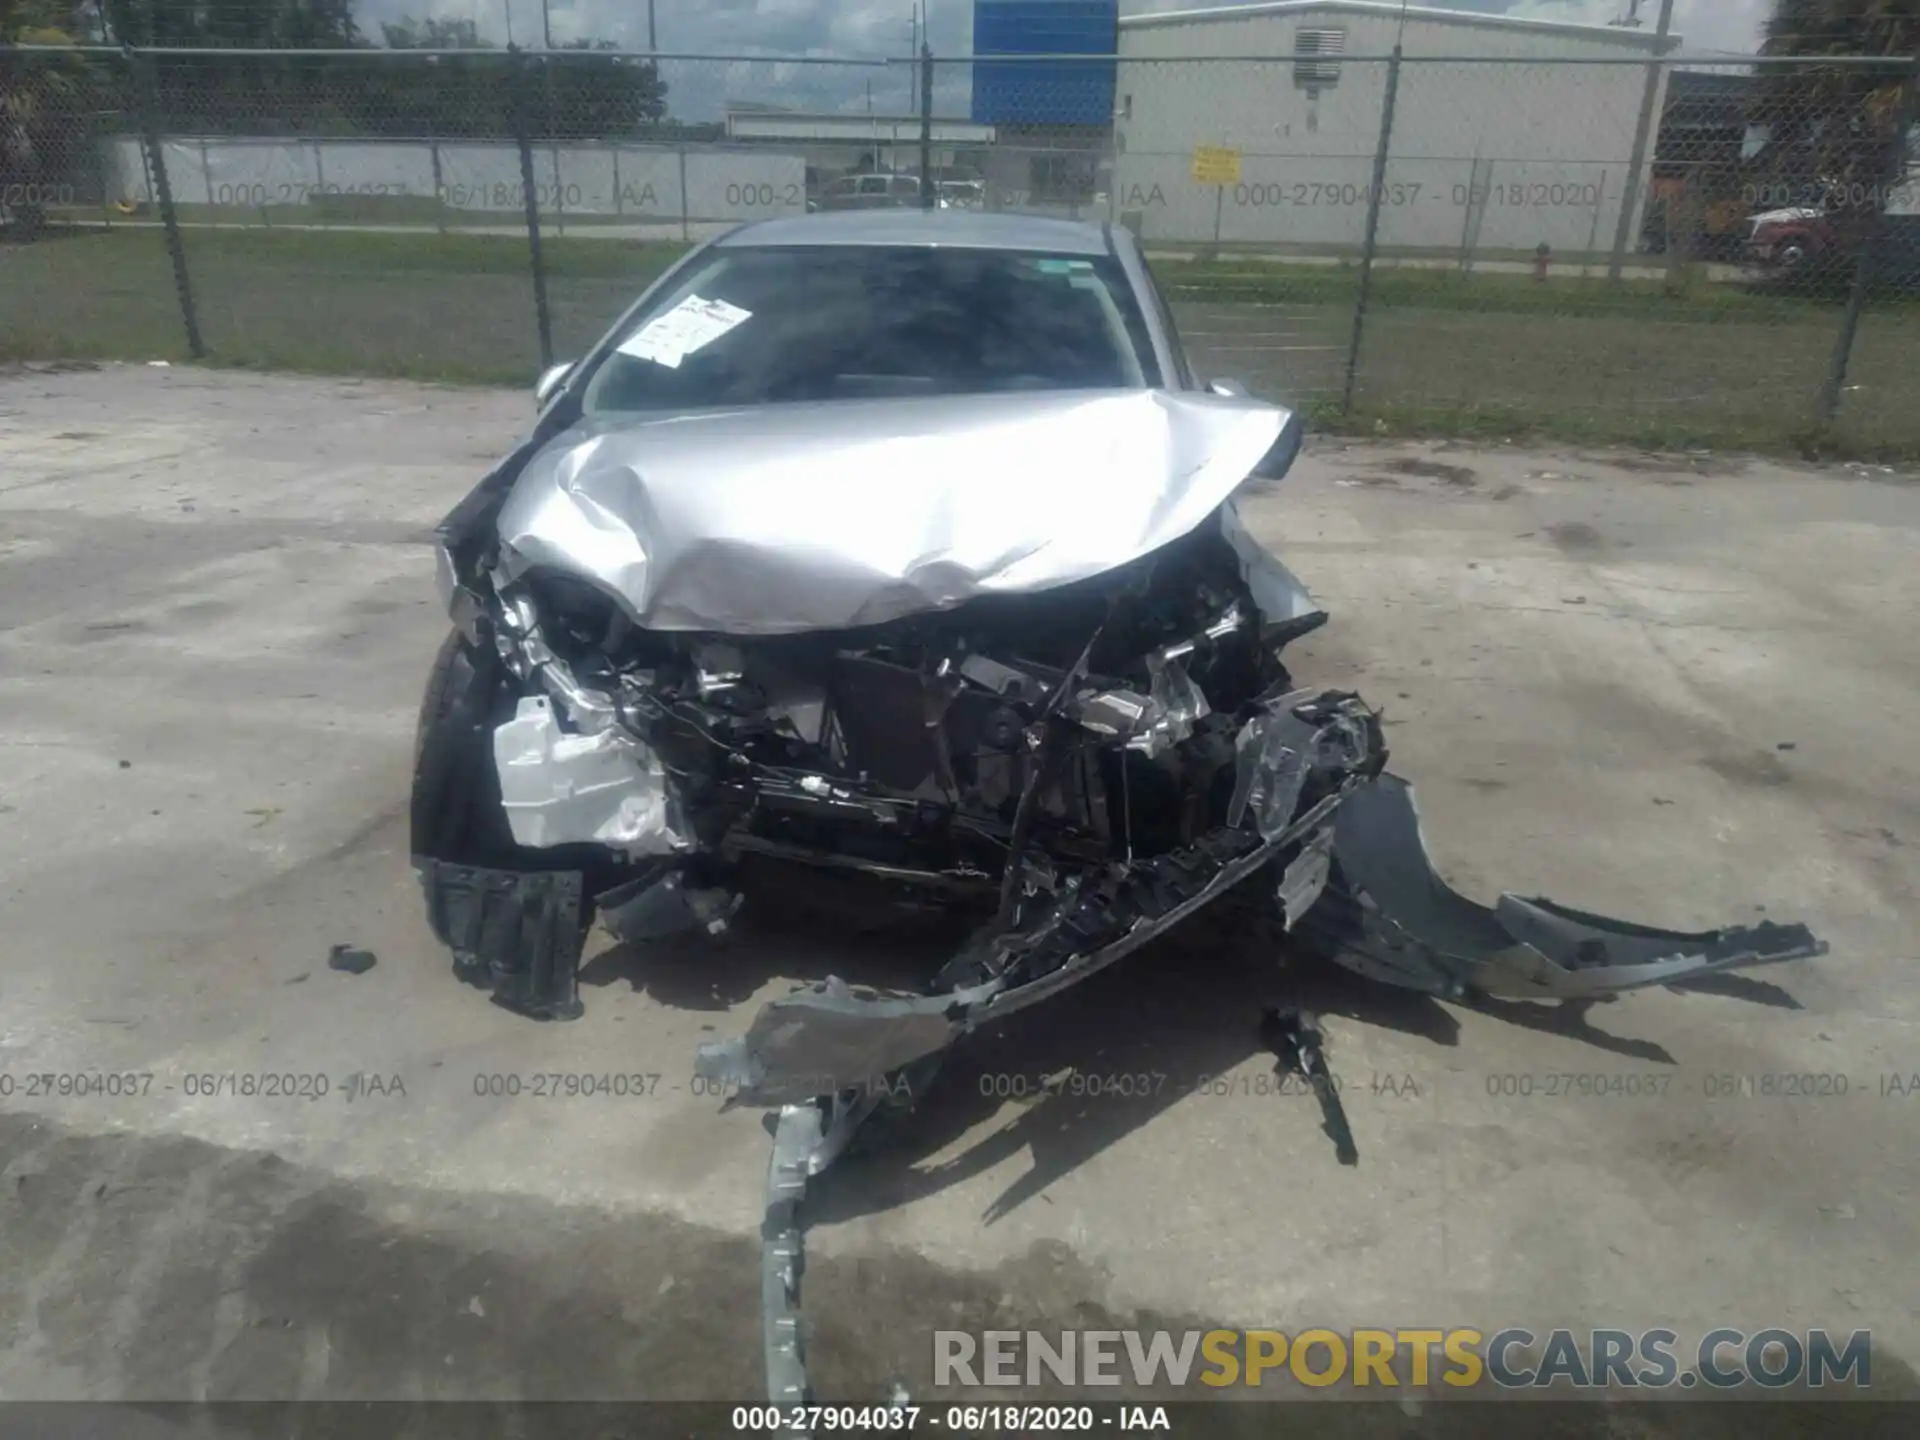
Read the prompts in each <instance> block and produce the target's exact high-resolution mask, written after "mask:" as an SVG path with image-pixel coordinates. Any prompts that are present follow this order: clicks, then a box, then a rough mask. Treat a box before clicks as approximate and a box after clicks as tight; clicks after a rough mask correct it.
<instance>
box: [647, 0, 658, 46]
mask: <svg viewBox="0 0 1920 1440" xmlns="http://www.w3.org/2000/svg"><path fill="white" fill-rule="evenodd" d="M659 50H660V41H659V39H658V38H657V37H656V36H655V35H654V33H653V0H647V53H648V54H649V55H654V54H658V53H659Z"/></svg>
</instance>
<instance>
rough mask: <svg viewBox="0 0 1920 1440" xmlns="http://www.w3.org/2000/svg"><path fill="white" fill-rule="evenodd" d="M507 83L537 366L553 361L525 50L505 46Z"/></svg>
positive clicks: (551, 329) (551, 323)
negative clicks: (530, 269)
mask: <svg viewBox="0 0 1920 1440" xmlns="http://www.w3.org/2000/svg"><path fill="white" fill-rule="evenodd" d="M507 65H508V67H509V68H510V70H511V72H512V73H511V74H510V75H509V76H508V82H507V83H508V84H509V85H511V86H512V87H513V106H512V109H513V139H514V144H515V145H517V146H518V147H519V150H520V194H521V197H522V198H523V199H524V201H525V202H526V213H527V251H528V255H529V258H530V259H531V260H532V262H533V315H534V321H535V323H536V324H538V325H539V327H540V365H541V368H542V369H545V368H546V367H547V366H549V365H551V364H553V321H552V318H551V317H550V316H549V315H548V313H547V267H546V262H545V261H544V260H543V259H542V258H541V255H540V197H539V192H538V191H537V190H535V188H534V183H533V136H532V135H531V134H530V133H529V131H530V130H531V126H530V125H529V123H528V119H527V112H528V110H529V109H530V108H531V107H530V106H529V105H528V104H527V90H528V85H527V53H526V51H524V50H522V49H521V48H520V47H519V46H517V45H509V46H508V47H507Z"/></svg>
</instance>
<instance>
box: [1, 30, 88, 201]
mask: <svg viewBox="0 0 1920 1440" xmlns="http://www.w3.org/2000/svg"><path fill="white" fill-rule="evenodd" d="M79 8H80V7H78V6H76V5H74V4H62V3H60V0H0V44H7V45H72V44H73V43H75V36H76V34H84V33H85V32H84V27H83V26H82V25H81V24H79V23H78V21H79ZM83 70H84V65H83V64H82V63H81V62H79V61H78V58H77V57H76V58H75V59H73V60H68V59H66V58H64V57H59V56H23V55H13V56H7V57H5V58H4V59H0V199H4V201H5V209H6V211H7V212H8V213H9V214H10V215H11V216H12V219H13V222H14V225H15V227H16V229H17V230H18V231H19V233H21V234H22V235H24V236H25V237H26V238H28V239H32V238H33V237H34V236H36V235H38V234H39V233H40V231H41V229H42V228H43V227H44V226H45V224H46V218H47V207H46V199H47V193H46V192H47V190H48V188H49V186H50V183H51V182H52V181H53V180H54V179H55V178H56V176H57V174H58V173H59V170H60V166H59V164H58V163H57V157H59V156H60V155H61V154H62V153H63V152H64V151H65V149H66V147H65V145H64V144H63V143H62V141H63V135H62V131H63V129H64V127H65V123H66V122H67V121H68V120H69V119H71V118H72V112H73V105H74V100H75V98H76V97H77V96H78V95H79V93H80V92H81V91H82V89H83V88H84V85H83V82H82V79H81V73H82V72H83Z"/></svg>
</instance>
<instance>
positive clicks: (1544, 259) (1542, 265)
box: [1533, 240, 1553, 280]
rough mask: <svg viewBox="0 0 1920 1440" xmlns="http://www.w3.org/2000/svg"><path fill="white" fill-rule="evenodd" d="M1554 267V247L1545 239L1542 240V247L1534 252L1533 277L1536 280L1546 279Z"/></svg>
mask: <svg viewBox="0 0 1920 1440" xmlns="http://www.w3.org/2000/svg"><path fill="white" fill-rule="evenodd" d="M1552 268H1553V247H1552V246H1551V245H1549V244H1547V243H1546V242H1545V241H1544V240H1543V241H1541V242H1540V248H1539V249H1538V250H1536V251H1534V252H1533V278H1534V279H1536V280H1544V279H1546V278H1547V271H1549V270H1550V269H1552Z"/></svg>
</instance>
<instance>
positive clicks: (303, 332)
mask: <svg viewBox="0 0 1920 1440" xmlns="http://www.w3.org/2000/svg"><path fill="white" fill-rule="evenodd" d="M184 235H185V245H186V250H187V261H188V267H189V271H190V275H191V279H192V284H193V290H194V295H195V304H196V310H197V312H198V315H199V318H200V326H201V331H202V334H203V336H204V339H205V343H206V347H207V350H208V356H207V358H208V360H209V361H210V362H212V363H216V364H227V365H239V366H249V367H257V368H270V369H282V370H293V371H307V372H320V373H338V374H359V375H387V376H400V377H408V378H414V379H424V380H437V381H453V382H470V383H499V384H508V385H525V384H528V383H530V382H531V379H532V377H533V375H534V374H535V372H536V371H537V370H538V368H539V364H540V353H539V342H538V330H537V326H536V323H535V311H534V302H533V283H532V278H531V273H530V266H529V261H528V253H527V245H526V242H525V240H524V238H523V237H521V236H519V235H492V234H473V233H461V232H457V231H456V232H452V233H447V234H439V233H435V232H432V231H427V230H422V231H418V232H391V233H371V232H356V231H345V230H342V231H321V230H306V231H285V230H280V231H274V230H265V229H262V230H239V229H232V230H226V229H219V230H216V229H199V228H194V227H188V228H187V229H186V230H185V231H184ZM543 253H544V257H545V261H546V270H547V290H548V298H549V302H550V308H551V313H552V327H553V346H554V352H555V354H556V356H557V357H559V358H566V357H569V356H572V355H577V354H579V353H580V352H581V351H582V350H583V349H585V347H586V346H587V345H589V344H590V343H591V342H592V341H593V340H594V339H596V338H597V337H598V336H599V335H600V333H601V332H602V331H603V330H604V329H605V328H606V326H607V324H608V323H609V322H610V321H611V320H612V319H613V318H614V316H615V315H617V314H618V313H619V311H620V310H621V309H623V308H624V307H625V306H626V305H627V304H629V303H630V302H631V301H632V300H633V298H634V297H635V296H636V295H638V294H639V292H640V291H641V290H642V289H643V288H644V287H645V286H646V285H647V284H648V283H649V282H650V281H651V280H652V279H653V278H654V277H655V276H657V275H658V274H659V273H660V272H661V270H662V269H664V268H665V267H666V266H667V265H669V264H671V263H672V261H673V260H674V259H676V258H677V257H678V256H679V255H680V254H682V253H684V247H683V246H681V245H679V244H677V243H662V242H639V241H622V240H607V239H596V238H591V237H582V236H571V235H569V236H564V237H562V236H545V237H543ZM1154 269H1155V271H1156V273H1157V274H1158V275H1159V276H1160V277H1161V280H1162V282H1163V283H1164V284H1165V286H1166V287H1167V289H1168V292H1169V295H1170V298H1171V300H1172V302H1173V305H1174V309H1175V313H1176V316H1177V319H1178V321H1179V324H1180V326H1181V330H1182V333H1183V336H1184V338H1185V340H1186V343H1187V347H1188V349H1189V350H1190V351H1191V352H1192V353H1193V355H1194V358H1195V362H1196V364H1197V365H1198V366H1199V367H1200V369H1201V371H1202V373H1204V374H1206V375H1209V376H1232V377H1234V378H1236V379H1239V380H1241V381H1242V382H1243V383H1245V384H1246V385H1247V386H1248V387H1249V388H1250V389H1251V390H1253V391H1254V392H1255V393H1256V394H1264V395H1269V396H1272V397H1274V398H1278V399H1281V400H1284V401H1287V402H1288V403H1291V404H1295V405H1297V406H1299V407H1300V408H1302V409H1305V410H1306V411H1307V412H1308V413H1309V414H1311V415H1313V416H1314V417H1315V418H1316V419H1317V420H1318V421H1319V422H1320V423H1321V424H1322V425H1323V426H1324V427H1326V428H1332V429H1341V430H1348V431H1358V432H1360V433H1371V434H1379V433H1387V434H1395V435H1460V436H1469V437H1478V438H1494V437H1509V436H1512V437H1518V436H1528V437H1542V438H1557V439H1563V440H1570V441H1577V442H1583V443H1601V442H1620V443H1631V444H1643V445H1650V446H1660V447H1701V448H1707V447H1711V448H1722V449H1749V450H1771V451H1805V450H1807V449H1808V448H1810V447H1811V446H1812V445H1813V444H1814V443H1815V440H1814V436H1813V430H1814V426H1813V419H1814V411H1815V405H1816V400H1817V397H1818V393H1819V390H1820V387H1821V384H1822V382H1823V381H1824V379H1825V377H1826V374H1827V369H1828V365H1829V363H1830V360H1831V357H1832V353H1833V347H1834V342H1835V339H1836V336H1837V332H1838V327H1839V322H1840V313H1841V312H1840V307H1839V305H1838V304H1837V303H1835V302H1833V301H1831V300H1819V299H1812V298H1802V297H1793V296H1783V295H1775V294H1756V293H1752V292H1750V291H1748V290H1746V289H1744V288H1742V287H1739V286H1734V285H1724V284H1707V283H1704V281H1702V280H1700V279H1699V278H1698V277H1697V276H1696V277H1692V278H1691V279H1690V281H1689V283H1687V284H1686V285H1684V286H1682V287H1680V288H1679V290H1678V291H1677V292H1676V293H1669V292H1668V290H1667V289H1666V287H1665V286H1664V285H1662V284H1661V283H1660V282H1658V281H1628V282H1625V283H1623V284H1620V285H1611V284H1609V283H1608V282H1607V281H1606V280H1605V279H1604V278H1595V279H1591V280H1582V279H1579V278H1577V277H1573V276H1562V277H1556V278H1554V279H1551V280H1548V281H1546V282H1539V281H1536V280H1534V279H1532V278H1531V277H1530V276H1526V275H1509V274H1485V273H1481V274H1476V275H1470V276H1462V275H1460V274H1458V273H1455V272H1446V271H1426V270H1413V269H1398V270H1392V269H1388V270H1380V271H1377V272H1376V273H1375V276H1374V283H1373V287H1372V302H1371V306H1370V309H1369V313H1368V316H1367V321H1366V329H1365V333H1364V339H1363V343H1362V348H1361V357H1360V367H1359V372H1358V383H1357V386H1356V390H1355V403H1354V407H1353V411H1352V413H1350V414H1349V413H1343V412H1342V410H1341V407H1340V405H1339V401H1340V398H1341V396H1342V394H1343V392H1344V384H1345V371H1346V359H1347V346H1348V342H1349V338H1350V335H1351V332H1352V325H1353V305H1354V297H1355V294H1356V292H1357V274H1356V272H1355V271H1354V270H1352V269H1351V268H1350V267H1343V266H1315V265H1299V264H1287V263H1284V262H1265V263H1253V262H1250V261H1248V260H1246V259H1244V258H1239V259H1236V258H1234V257H1232V256H1227V257H1223V258H1220V259H1215V260H1211V261H1175V260H1160V261H1156V262H1155V265H1154ZM53 358H97V359H107V358H113V359H127V360H147V359H168V360H181V359H184V358H186V342H185V335H184V329H183V326H182V323H181V317H180V310H179V306H178V303H177V301H176V298H175V291H174V281H173V273H172V267H171V263H170V260H169V257H168V254H167V250H166V246H165V243H164V237H163V235H162V232H161V231H160V230H158V229H157V228H137V229H132V228H125V227H122V228H118V229H115V230H113V231H111V232H103V231H78V230H63V231H56V232H53V233H52V234H51V235H49V236H48V237H47V238H45V239H42V240H40V241H38V242H36V243H33V244H14V245H0V359H53ZM1818 443H1819V444H1821V445H1823V446H1824V447H1826V448H1828V449H1830V450H1833V451H1834V452H1836V453H1851V454H1862V455H1871V456H1877V457H1882V458H1889V459H1906V458H1913V457H1915V456H1920V305H1915V304H1911V303H1887V304H1880V303H1876V305H1875V306H1874V308H1873V309H1872V310H1871V311H1870V312H1869V314H1868V316H1867V320H1866V322H1865V324H1864V326H1863V327H1862V331H1861V334H1860V338H1859V342H1858V345H1857V346H1856V349H1855V354H1854V362H1853V368H1852V371H1851V374H1850V376H1849V390H1848V394H1847V398H1846V407H1845V410H1844V412H1843V415H1842V420H1841V423H1840V425H1839V426H1838V427H1836V429H1835V430H1834V431H1833V432H1831V433H1830V434H1827V435H1824V436H1821V437H1819V441H1818Z"/></svg>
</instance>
